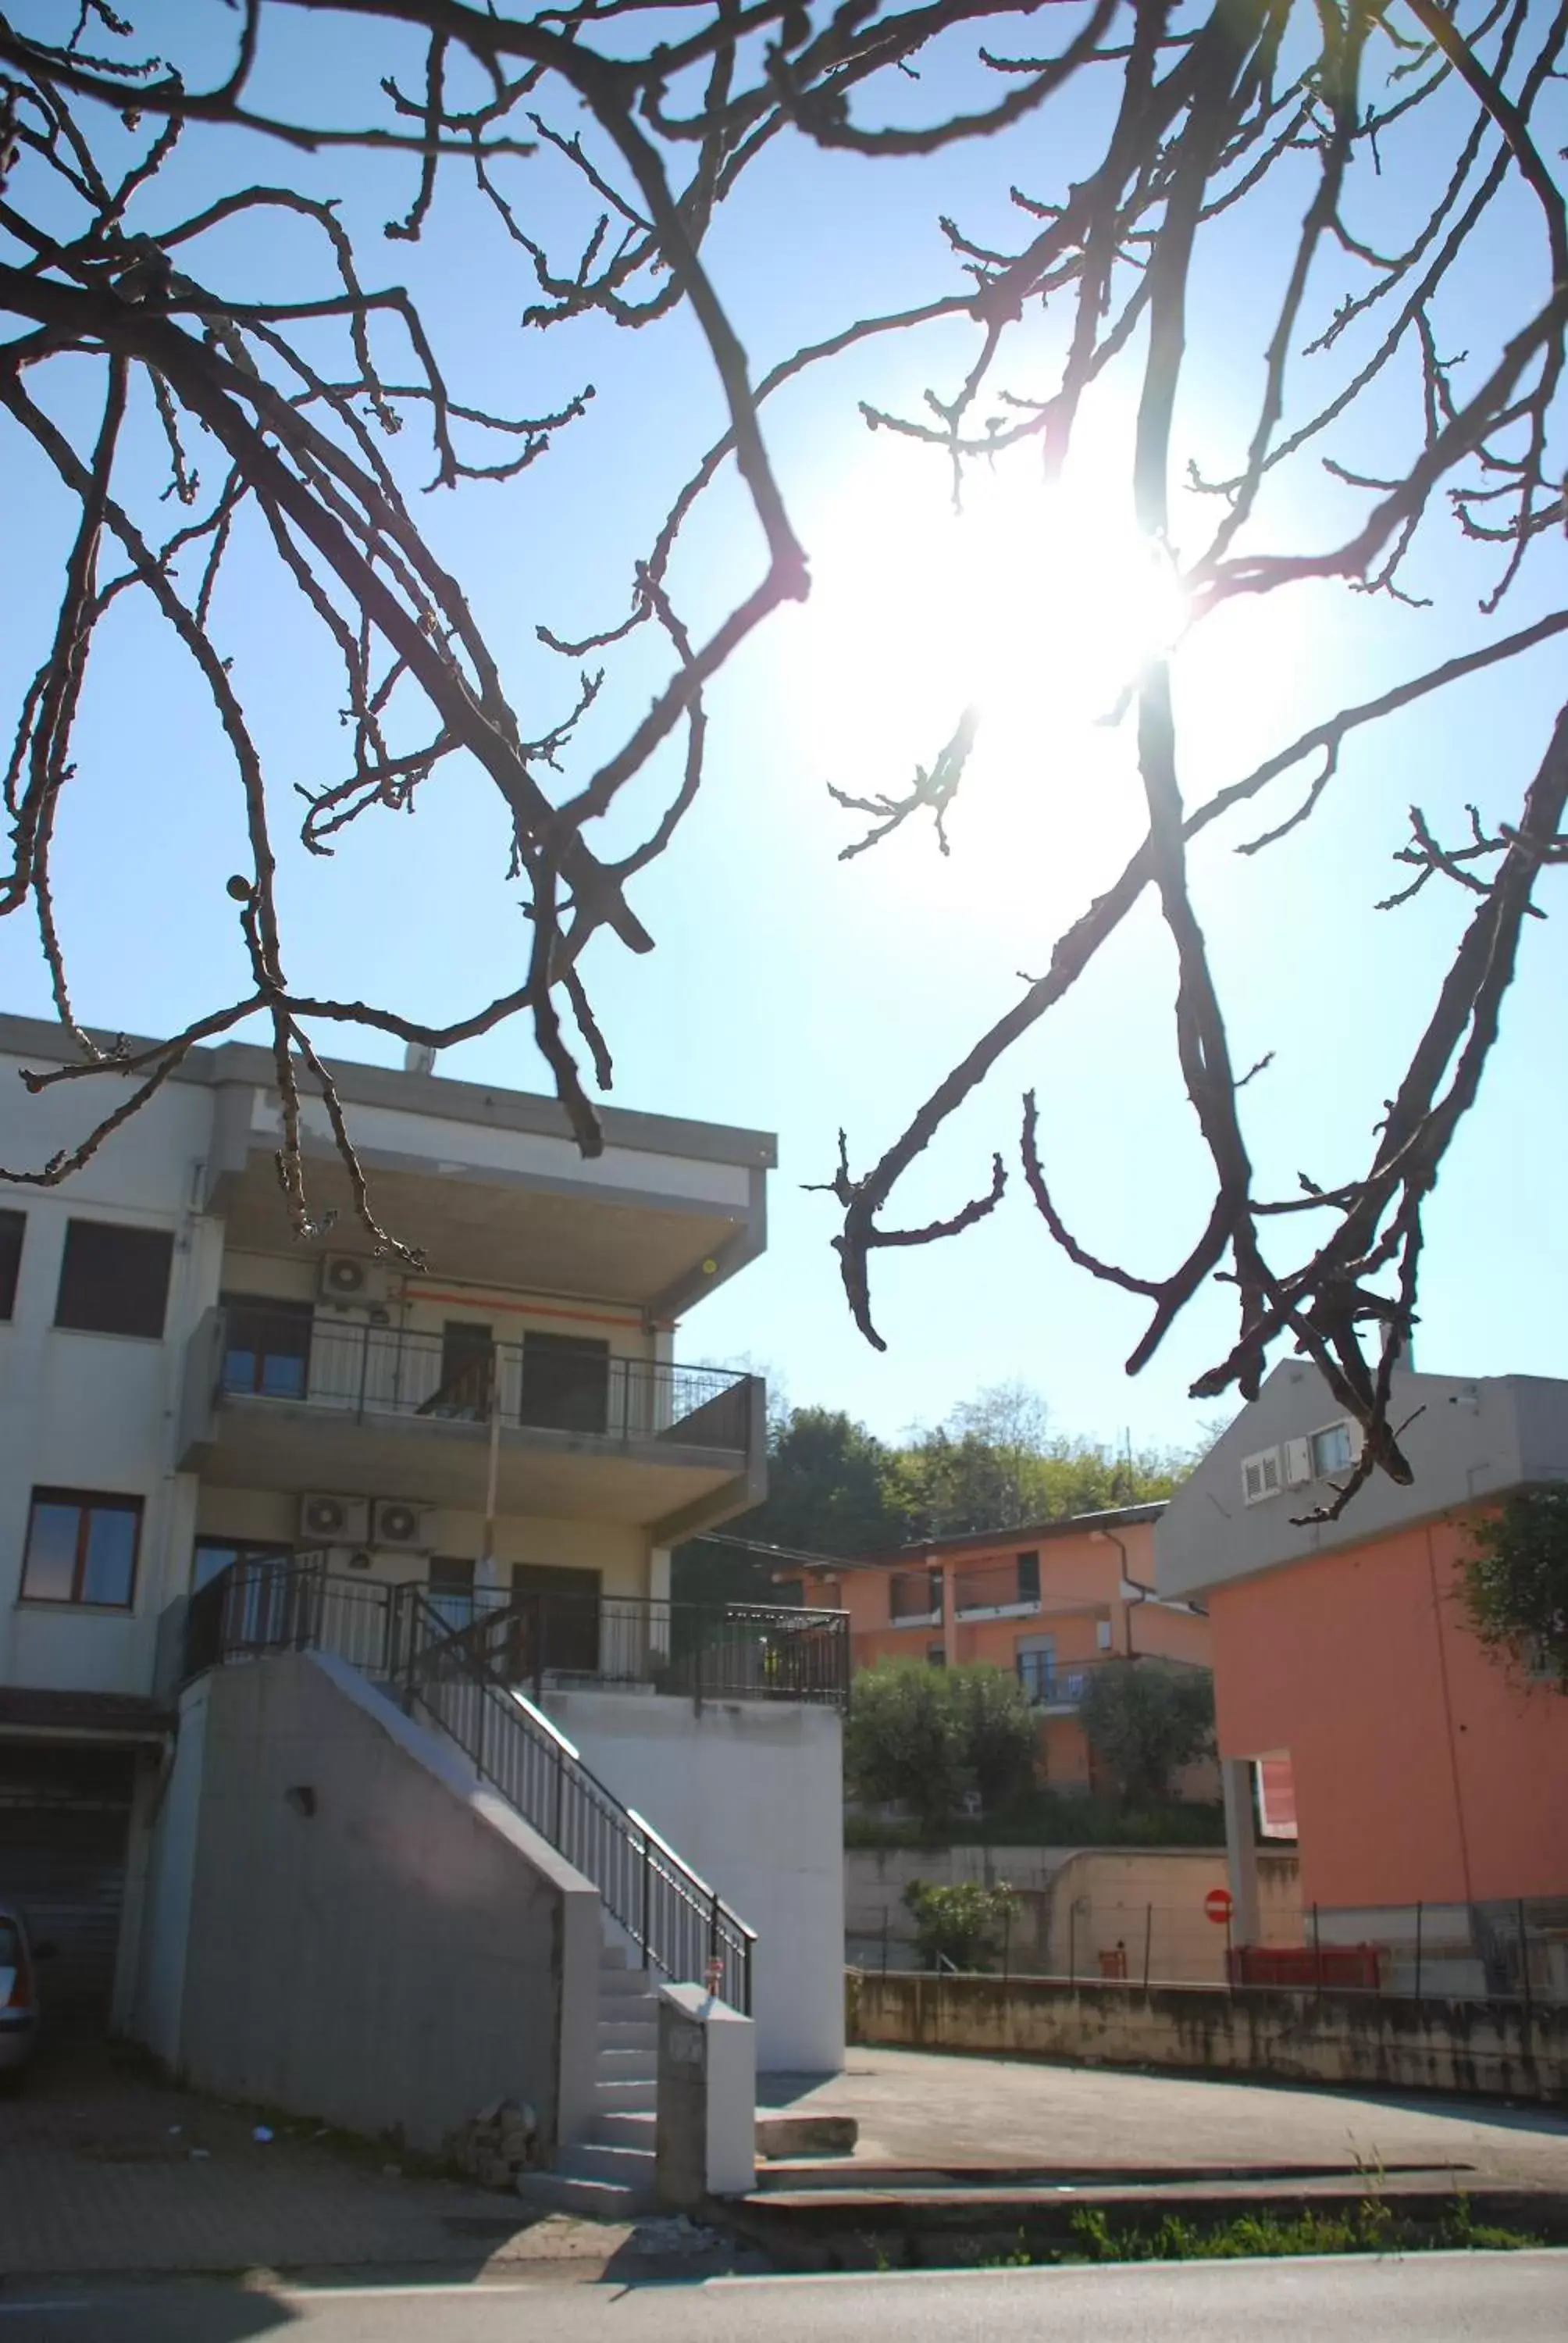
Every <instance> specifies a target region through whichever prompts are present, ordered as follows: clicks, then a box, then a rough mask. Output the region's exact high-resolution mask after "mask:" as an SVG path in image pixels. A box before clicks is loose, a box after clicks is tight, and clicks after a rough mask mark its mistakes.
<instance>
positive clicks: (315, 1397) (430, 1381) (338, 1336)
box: [210, 1303, 756, 1453]
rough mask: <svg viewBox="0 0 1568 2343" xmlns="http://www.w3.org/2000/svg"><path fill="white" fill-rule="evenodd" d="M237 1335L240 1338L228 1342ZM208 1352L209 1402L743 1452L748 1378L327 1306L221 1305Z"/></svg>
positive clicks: (732, 1372) (748, 1407)
mask: <svg viewBox="0 0 1568 2343" xmlns="http://www.w3.org/2000/svg"><path fill="white" fill-rule="evenodd" d="M236 1337H238V1338H239V1339H237V1340H236ZM210 1352H211V1356H212V1360H213V1363H214V1364H213V1373H214V1378H215V1384H216V1388H215V1390H214V1393H213V1396H214V1398H215V1399H216V1400H220V1401H227V1402H233V1401H235V1400H239V1401H242V1402H245V1403H254V1402H257V1401H259V1402H262V1403H269V1404H279V1403H282V1404H288V1405H292V1406H300V1407H308V1408H310V1409H312V1410H317V1409H319V1410H321V1411H323V1412H327V1411H331V1412H335V1413H347V1414H350V1415H352V1416H353V1417H354V1418H355V1419H356V1420H357V1421H358V1420H362V1419H363V1418H365V1417H366V1416H377V1415H388V1414H389V1415H398V1416H420V1417H424V1418H427V1419H434V1420H436V1421H437V1422H442V1423H486V1422H487V1421H488V1420H489V1418H490V1416H491V1414H492V1413H495V1414H497V1415H498V1417H499V1420H500V1422H501V1423H503V1424H508V1425H513V1426H517V1427H518V1428H520V1429H522V1430H525V1431H530V1432H536V1433H538V1432H543V1433H551V1432H555V1433H563V1434H568V1435H572V1436H575V1437H578V1438H581V1437H584V1436H586V1437H588V1438H591V1439H597V1440H607V1441H614V1442H619V1443H634V1442H641V1441H658V1442H663V1443H669V1444H673V1445H679V1446H687V1447H699V1448H703V1447H706V1448H719V1449H724V1450H728V1451H735V1450H739V1451H740V1452H742V1453H744V1452H745V1451H746V1450H747V1449H748V1448H749V1445H750V1440H751V1432H752V1424H751V1392H752V1387H753V1385H754V1383H755V1381H756V1379H755V1377H753V1376H751V1375H749V1374H748V1373H744V1372H741V1371H739V1370H736V1369H732V1368H729V1367H709V1366H686V1365H683V1364H679V1363H676V1362H675V1361H672V1360H664V1359H636V1358H627V1357H624V1356H622V1355H620V1354H619V1353H613V1354H612V1353H609V1352H608V1350H607V1351H606V1352H605V1353H603V1354H602V1355H599V1356H589V1357H586V1358H579V1357H566V1356H561V1355H558V1354H557V1353H552V1352H550V1351H548V1349H542V1350H537V1349H531V1348H530V1347H529V1344H528V1341H527V1340H526V1339H525V1340H524V1341H523V1342H493V1341H479V1342H473V1343H465V1342H459V1343H456V1344H454V1343H452V1342H449V1341H448V1339H447V1337H446V1336H445V1335H442V1334H439V1333H436V1332H430V1331H428V1330H427V1329H424V1328H417V1327H411V1326H392V1325H387V1326H377V1325H371V1324H369V1323H368V1322H367V1321H365V1320H364V1319H361V1318H345V1317H339V1316H337V1315H334V1314H332V1313H331V1312H316V1313H314V1314H313V1315H310V1316H306V1315H305V1314H303V1313H301V1312H294V1313H290V1312H283V1311H278V1312H269V1311H267V1310H266V1309H265V1308H258V1307H255V1306H253V1305H250V1304H245V1305H239V1304H233V1303H231V1304H228V1305H220V1306H219V1309H218V1312H217V1315H216V1322H215V1330H214V1332H213V1333H212V1335H211V1337H210Z"/></svg>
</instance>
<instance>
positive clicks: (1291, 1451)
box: [1284, 1440, 1312, 1489]
mask: <svg viewBox="0 0 1568 2343" xmlns="http://www.w3.org/2000/svg"><path fill="white" fill-rule="evenodd" d="M1284 1459H1285V1486H1286V1488H1287V1489H1299V1488H1300V1487H1301V1485H1302V1482H1303V1481H1310V1480H1311V1479H1312V1442H1311V1441H1310V1440H1287V1441H1286V1442H1285V1443H1284Z"/></svg>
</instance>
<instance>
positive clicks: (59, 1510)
mask: <svg viewBox="0 0 1568 2343" xmlns="http://www.w3.org/2000/svg"><path fill="white" fill-rule="evenodd" d="M141 1530H142V1501H141V1499H140V1498H139V1497H101V1496H97V1495H95V1494H89V1493H85V1492H83V1491H81V1490H77V1489H35V1490H34V1492H33V1511H32V1515H31V1518H30V1519H29V1521H28V1523H27V1552H26V1556H25V1560H24V1562H23V1564H22V1599H23V1601H24V1602H25V1603H73V1604H94V1605H95V1606H99V1607H102V1608H105V1609H108V1610H114V1611H128V1610H129V1609H130V1607H131V1597H132V1596H133V1594H135V1592H136V1548H137V1545H138V1544H139V1543H140V1540H141Z"/></svg>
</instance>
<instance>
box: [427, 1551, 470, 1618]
mask: <svg viewBox="0 0 1568 2343" xmlns="http://www.w3.org/2000/svg"><path fill="white" fill-rule="evenodd" d="M429 1588H430V1605H431V1608H432V1609H433V1610H435V1611H438V1612H439V1613H440V1614H441V1616H442V1618H443V1619H445V1620H446V1622H447V1625H448V1626H451V1627H467V1625H468V1624H469V1623H470V1622H471V1620H472V1619H473V1616H474V1558H473V1556H472V1554H432V1555H431V1556H430V1577H429Z"/></svg>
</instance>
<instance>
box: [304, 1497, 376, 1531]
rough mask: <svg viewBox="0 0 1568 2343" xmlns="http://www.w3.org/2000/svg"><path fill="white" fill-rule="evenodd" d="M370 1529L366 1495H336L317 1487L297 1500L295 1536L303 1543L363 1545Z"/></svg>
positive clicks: (368, 1505)
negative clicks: (297, 1520) (296, 1533)
mask: <svg viewBox="0 0 1568 2343" xmlns="http://www.w3.org/2000/svg"><path fill="white" fill-rule="evenodd" d="M369 1530H370V1501H369V1499H368V1498H367V1497H338V1496H334V1495H333V1494H332V1493H330V1492H329V1491H327V1490H324V1489H317V1490H315V1491H313V1492H311V1493H308V1494H307V1495H306V1496H303V1497H301V1499H300V1501H299V1536H300V1542H301V1544H305V1545H363V1544H365V1542H366V1539H367V1536H368V1534H369Z"/></svg>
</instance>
